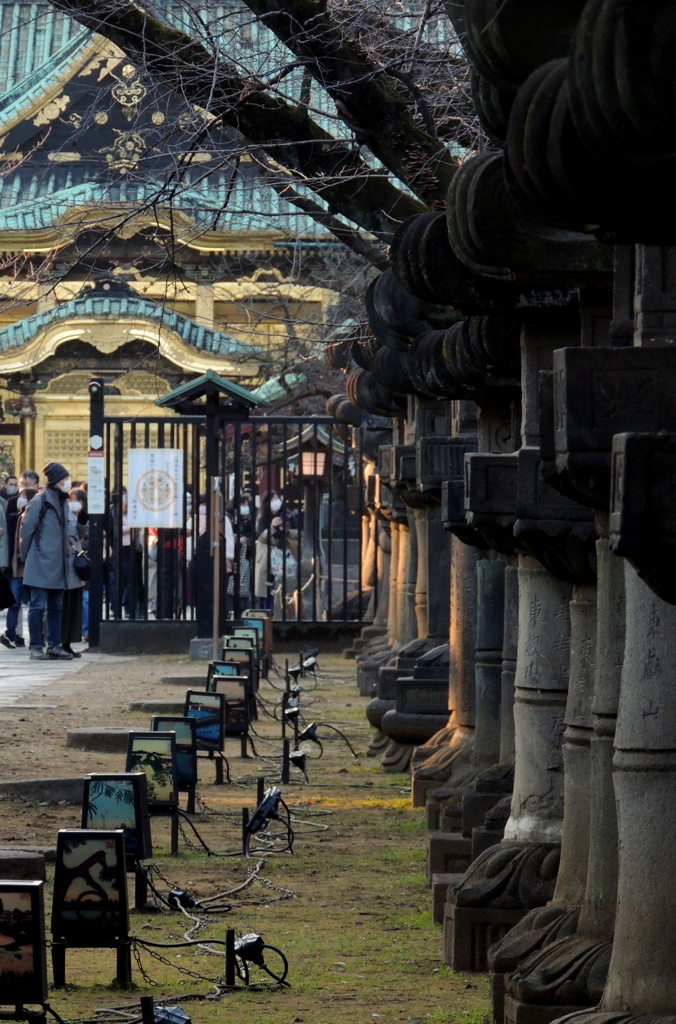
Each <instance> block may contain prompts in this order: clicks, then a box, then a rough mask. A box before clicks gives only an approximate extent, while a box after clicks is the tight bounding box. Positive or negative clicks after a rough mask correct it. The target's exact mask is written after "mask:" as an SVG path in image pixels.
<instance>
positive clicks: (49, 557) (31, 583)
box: [19, 462, 73, 661]
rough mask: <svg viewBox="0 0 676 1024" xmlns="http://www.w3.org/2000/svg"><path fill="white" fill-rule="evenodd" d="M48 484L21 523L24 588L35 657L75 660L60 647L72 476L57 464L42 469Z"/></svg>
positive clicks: (30, 637) (66, 573) (31, 643)
mask: <svg viewBox="0 0 676 1024" xmlns="http://www.w3.org/2000/svg"><path fill="white" fill-rule="evenodd" d="M42 472H43V473H44V475H45V476H46V478H47V486H46V487H45V489H44V491H43V492H42V494H38V495H36V496H35V497H34V498H33V499H32V500H31V501H30V502H29V504H28V506H27V507H26V511H25V513H24V515H23V517H22V519H21V524H20V533H19V554H20V557H21V560H22V562H23V563H24V566H25V568H24V577H23V578H24V585H25V586H26V587H29V588H30V603H29V606H28V634H29V646H30V657H31V658H33V659H34V660H42V659H44V658H51V659H61V660H64V661H70V660H71V659H72V657H73V655H72V654H70V653H69V652H68V651H64V650H63V648H62V647H61V609H62V606H63V592H64V590H65V589H66V588H67V587H68V566H69V562H70V554H71V544H70V539H69V535H68V534H69V528H68V507H67V502H68V493H69V491H70V476H69V473H68V470H67V469H65V468H64V467H63V466H62V465H61V464H60V463H58V462H48V463H47V465H46V466H45V468H44V469H43V471H42ZM45 611H46V613H47V650H46V651H45V649H44V639H43V634H42V617H43V614H44V613H45Z"/></svg>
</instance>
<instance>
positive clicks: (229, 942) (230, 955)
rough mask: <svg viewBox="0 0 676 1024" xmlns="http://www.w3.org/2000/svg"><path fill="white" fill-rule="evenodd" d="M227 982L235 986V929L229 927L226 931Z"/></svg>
mask: <svg viewBox="0 0 676 1024" xmlns="http://www.w3.org/2000/svg"><path fill="white" fill-rule="evenodd" d="M225 984H226V987H227V988H234V987H235V931H234V929H233V928H228V930H227V931H226V933H225Z"/></svg>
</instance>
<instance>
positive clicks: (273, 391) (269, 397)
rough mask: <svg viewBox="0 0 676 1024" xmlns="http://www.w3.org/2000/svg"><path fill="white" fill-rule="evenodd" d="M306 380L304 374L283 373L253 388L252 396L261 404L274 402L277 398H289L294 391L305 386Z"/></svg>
mask: <svg viewBox="0 0 676 1024" xmlns="http://www.w3.org/2000/svg"><path fill="white" fill-rule="evenodd" d="M306 380H307V377H306V375H305V374H304V373H283V374H282V375H281V376H280V377H273V378H272V379H271V380H266V382H265V384H261V385H260V386H259V387H257V388H254V390H253V391H252V394H253V395H255V397H256V398H258V399H260V401H261V402H265V403H267V402H276V401H277V399H278V398H291V396H292V395H293V393H294V391H295V389H296V388H299V387H300V386H301V384H305V382H306Z"/></svg>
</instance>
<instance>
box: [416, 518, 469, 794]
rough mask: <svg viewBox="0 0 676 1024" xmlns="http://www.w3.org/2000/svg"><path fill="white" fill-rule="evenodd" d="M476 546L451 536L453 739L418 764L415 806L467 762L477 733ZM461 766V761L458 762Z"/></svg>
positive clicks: (450, 676) (450, 651) (450, 650)
mask: <svg viewBox="0 0 676 1024" xmlns="http://www.w3.org/2000/svg"><path fill="white" fill-rule="evenodd" d="M476 559H477V555H476V549H475V548H473V547H470V546H469V545H468V544H463V543H462V541H460V540H458V538H457V537H452V538H451V568H450V631H449V675H448V688H449V690H448V706H449V708H451V709H452V710H453V714H452V715H451V720H450V723H449V724H450V725H451V727H453V729H454V732H453V735H452V739H451V741H450V743H449V744H448V745H446V746H444V747H442V748H441V749H440V750H439V751H438V752H437V753H436V754H434V755H433V756H432V757H430V758H429V759H427V760H426V761H424V762H423V763H422V764H421V765H420V766H417V767H415V769H414V771H413V776H412V797H413V805H414V807H422V806H424V804H425V798H426V795H427V792H428V790H431V789H434V788H436V787H438V786H439V783H440V782H443V781H445V780H446V779H448V777H449V775H450V773H451V770H452V766H453V764H454V762H456V761H458V759H460V760H461V763H462V764H463V765H467V763H468V761H469V758H470V755H471V750H472V744H473V737H474V710H475V679H474V661H475V656H476V601H477V590H476V587H477V582H476V580H477V576H476ZM458 767H460V765H458Z"/></svg>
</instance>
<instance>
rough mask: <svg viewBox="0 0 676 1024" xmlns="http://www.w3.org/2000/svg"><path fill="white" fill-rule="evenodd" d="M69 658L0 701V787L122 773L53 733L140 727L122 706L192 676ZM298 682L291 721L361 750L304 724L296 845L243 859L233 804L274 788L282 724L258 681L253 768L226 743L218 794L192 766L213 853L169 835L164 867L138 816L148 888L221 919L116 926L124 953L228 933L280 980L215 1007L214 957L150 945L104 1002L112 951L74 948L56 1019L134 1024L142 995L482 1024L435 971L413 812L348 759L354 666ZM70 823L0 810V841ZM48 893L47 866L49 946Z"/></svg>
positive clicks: (217, 962) (272, 689)
mask: <svg viewBox="0 0 676 1024" xmlns="http://www.w3.org/2000/svg"><path fill="white" fill-rule="evenodd" d="M82 662H83V664H82V669H81V670H80V671H79V672H77V673H76V674H71V675H68V676H65V677H64V678H62V679H60V680H57V681H55V682H53V683H51V684H49V685H47V686H45V685H40V686H39V687H37V688H36V689H35V690H29V691H27V692H22V693H21V695H20V696H19V698H18V699H17V701H16V704H17V705H18V706H17V707H12V706H11V705H7V706H2V707H0V765H1V770H0V781H8V780H17V779H39V778H54V777H64V778H73V777H77V776H80V775H84V774H86V773H88V772H96V771H106V772H107V771H114V772H116V771H124V755H122V754H102V753H95V752H86V751H79V750H74V749H71V748H67V747H66V746H65V738H66V733H67V730H68V729H70V728H74V727H78V726H89V725H91V726H101V725H108V726H110V725H120V726H125V727H130V728H134V727H135V728H139V729H147V728H149V716H148V715H146V714H138V713H131V712H130V711H129V709H128V706H129V702H130V701H133V700H140V699H143V698H146V699H153V698H158V699H159V698H162V699H172V700H179V699H180V698H181V697H182V696H183V690H182V688H181V687H180V686H175V685H168V684H165V683H163V682H162V677H164V676H168V675H172V676H173V675H183V674H186V675H192V674H194V673H195V671H198V672H204V674H205V675H206V667H205V665H204V664H201V665H199V664H198V665H197V666H196V664H195V663H191V662H189V661H188V660H187V659H184V658H163V659H158V658H151V657H140V658H130V659H126V660H113V661H104V662H98V663H92V662H90V663H89V664H87V658H86V656H85V657H84V658H83V659H82ZM26 666H27V668H26V670H27V671H29V670H30V666H29V664H28V663H26ZM302 685H303V686H304V690H303V693H302V696H301V708H302V713H303V716H304V719H305V721H306V722H311V721H316V722H320V723H322V722H324V723H330V724H332V725H335V726H337V727H338V728H339V729H341V730H342V731H343V732H344V733H345V734H346V735H347V736H348V737H349V739H350V741H351V742H352V744H353V746H354V747H355V748H356V750H357V753H358V755H360V756H358V757H357V758H356V759H355V758H354V757H353V756H352V755H351V753H350V751H349V750H348V748H347V746H346V745H345V743H344V742H343V741H342V740H340V739H339V738H338V737H336V736H335V734H333V735H334V738H333V739H330V738H328V737H330V736H331V732H330V730H328V729H322V728H321V726H320V730H319V732H320V736H321V737H322V739H323V746H324V753H323V756H322V757H321V759H316V757H311V758H309V759H308V767H307V771H308V775H309V784H306V783H305V782H304V781H303V777H302V775H301V774H300V773H299V772H293V773H292V779H291V782H290V783H289V784H288V785H286V786H282V790H283V796H284V800H285V802H286V803H287V804H288V805H289V807H290V813H291V817H292V825H293V828H294V832H295V834H296V838H295V843H294V847H293V851H292V852H291V853H288V852H287V853H274V851H273V852H271V851H270V850H266V851H264V852H262V853H257V854H255V855H254V856H253V857H252V858H251V859H250V860H248V861H247V860H245V859H244V857H243V856H242V855H241V824H240V823H241V812H242V807H244V806H247V807H249V808H251V809H253V808H254V807H255V804H256V778H257V776H258V775H261V774H262V775H264V776H265V779H266V785H270V784H273V783H275V782H276V781H278V780H279V771H280V762H279V760H278V758H279V755H280V754H281V740H280V724H279V722H278V721H277V720H275V719H274V718H272V717H268V715H267V714H265V711H268V712H273V713H274V708H275V704H276V703H277V702H278V701H279V699H280V696H281V691H280V689H279V687H280V686H281V680H280V679H279V678H278V677H277V676H275V674H274V673H273V674H271V682H270V683H266V682H263V683H262V686H261V697H262V698H263V700H264V701H265V702H266V703H265V704H264V710H263V709H262V710H261V713H260V717H259V719H258V721H257V722H256V723H255V729H256V732H257V733H258V736H257V737H254V743H255V745H256V749H257V754H258V757H257V758H250V759H247V760H242V759H240V757H239V743H238V742H236V741H234V740H228V741H226V749H225V753H226V755H227V756H228V758H229V762H230V769H231V777H232V782H231V783H230V784H229V785H224V786H216V785H215V784H214V770H213V765H211V764H209V763H208V762H207V761H206V760H204V761H200V783H199V786H198V809H199V811H200V813H198V814H197V815H195V816H194V818H193V822H194V825H195V827H196V828H197V830H198V832H199V834H200V836H201V837H202V839H203V840H204V842H205V843H206V845H207V846H208V847H209V848H210V850H211V851H212V855H207V854H206V853H205V852H204V851H203V849H201V847H200V842H199V840H198V839H197V837H196V836H195V835H194V833H192V831H191V830H190V827H189V826H188V825H187V824H185V826H184V834H182V835H181V837H180V853H179V856H178V857H171V856H170V855H169V850H170V847H169V826H168V822H167V820H166V819H158V818H153V820H152V834H153V846H154V854H155V855H154V858H153V861H152V862H151V863H152V865H153V869H154V870H157V871H158V872H159V874H156V875H155V884H156V887H157V889H158V892H160V894H163V895H166V894H167V893H168V891H169V889H170V888H171V887H173V886H175V885H177V886H179V887H180V888H182V889H186V890H189V891H190V893H191V894H192V895H193V897H194V898H195V899H198V900H203V901H209V900H211V901H212V903H211V906H212V907H213V906H215V905H222V904H229V905H231V908H232V909H231V910H230V911H229V912H227V913H226V912H223V913H206V912H205V911H204V910H203V909H199V910H196V911H194V912H192V913H193V917H187V916H185V915H183V914H181V913H178V912H175V911H170V910H167V909H166V908H164V909H163V910H159V911H153V910H149V909H143V910H140V911H137V910H133V909H132V912H131V921H130V934H131V935H132V936H134V937H135V938H138V939H139V943H141V942H142V941H143V940H146V941H150V942H158V943H166V944H170V943H180V942H184V941H185V936H186V934H187V933H190V937H192V938H194V937H195V935H199V938H200V940H207V941H208V940H209V939H211V940H223V938H224V934H225V930H226V929H227V928H232V929H234V930H235V932H236V934H237V935H242V934H245V933H249V932H257V933H259V934H261V935H262V936H263V938H264V940H265V941H266V943H268V944H269V945H271V946H274V947H277V948H279V949H281V950H282V951H283V953H284V954H285V956H286V957H287V958H288V961H289V973H288V978H287V981H288V986H284V987H282V988H279V987H275V986H273V987H272V988H270V987H269V986H268V985H267V983H268V982H270V979H269V978H268V977H267V976H266V975H261V974H260V972H257V971H256V970H255V969H252V976H251V980H252V981H254V982H257V983H259V984H257V985H255V986H254V987H252V988H249V989H245V988H244V987H243V986H240V987H239V989H238V990H237V991H235V992H229V993H224V994H221V995H219V981H220V983H221V984H222V981H223V978H222V975H223V960H222V957H221V956H220V955H219V951H218V950H216V954H214V953H213V952H208V951H206V950H205V949H204V947H201V948H200V947H197V948H194V949H186V948H185V947H176V946H174V948H169V949H162V950H161V951H159V952H160V955H161V957H162V959H161V960H158V959H157V958H156V956H153V954H152V953H151V952H150V951H149V948H148V947H145V948H144V947H143V946H142V945H140V944H137V945H136V954H137V955H138V959H137V958H136V954H135V959H134V961H133V964H132V967H133V981H134V988H133V990H131V991H119V990H117V989H116V988H115V986H114V985H113V984H111V980H112V979H113V976H114V973H115V953H114V951H113V950H110V949H81V950H73V951H70V952H68V954H67V959H66V978H67V987H66V989H65V990H55V989H53V987H52V980H51V969H50V972H49V977H50V1003H51V1006H52V1007H53V1008H54V1010H55V1011H56V1012H57V1013H58V1014H59V1016H60V1017H61V1018H63V1020H65V1021H69V1020H70V1021H74V1020H77V1021H79V1022H82V1021H85V1020H96V1021H101V1022H103V1021H107V1020H111V1021H112V1020H117V1021H119V1020H120V1019H123V1020H133V1019H137V1018H138V1016H139V1001H138V1000H139V996H141V995H152V996H153V997H154V999H155V1001H156V1003H159V1002H162V1001H167V1000H171V1001H173V1002H178V1003H179V1005H181V1006H182V1007H183V1008H184V1010H185V1012H186V1013H187V1014H188V1015H189V1016H190V1018H191V1019H192V1021H194V1022H195V1024H202V1022H213V1024H221V1022H222V1024H226V1022H227V1024H244V1022H245V1021H246V1022H247V1024H287V1022H288V1024H291V1022H294V1024H366V1022H370V1024H390V1022H400V1021H412V1022H418V1024H421V1022H426V1024H427V1022H432V1024H487V1022H488V1020H489V1015H488V1007H489V1000H488V986H487V980H486V978H485V977H484V976H483V975H466V976H465V975H463V976H459V975H456V974H454V972H453V971H451V970H450V969H449V968H447V967H445V966H444V965H443V962H442V934H441V929H440V928H439V927H438V926H435V925H433V924H432V922H431V914H430V908H431V896H430V891H429V889H428V888H427V887H426V885H425V879H424V871H425V838H426V829H425V823H424V815H423V812H422V811H420V810H414V809H413V808H412V807H411V805H410V800H409V798H408V780H407V779H406V778H405V777H404V776H391V775H385V774H384V773H382V772H381V771H380V768H379V766H378V763H377V762H375V761H373V760H370V759H367V758H366V757H364V756H363V755H364V752H365V750H366V747H367V745H368V742H369V735H370V729H369V726H368V723H367V722H366V718H365V714H364V708H365V705H366V703H367V700H366V699H365V698H363V697H360V696H359V694H358V691H357V688H356V677H355V668H354V663H352V662H349V661H345V660H343V659H342V658H339V657H337V656H331V657H328V658H325V657H322V658H320V673H319V676H318V680H317V685H316V687H315V681H314V680H313V679H312V678H309V679H308V680H306V681H305V682H304V683H303V684H302ZM311 752H312V753H313V754H315V755H316V753H317V752H318V750H317V749H316V748H314V749H312V750H311ZM182 806H183V807H185V798H184V797H182ZM80 813H81V811H80V807H79V806H74V805H72V804H64V803H61V804H59V803H56V804H49V805H40V804H36V803H31V802H26V801H15V800H12V801H9V800H0V845H3V846H7V845H13V844H17V845H41V846H54V845H55V842H56V832H57V830H58V829H59V828H78V827H79V826H80ZM263 842H264V841H263ZM277 845H279V844H277ZM256 869H257V871H256ZM252 872H256V873H255V874H254V877H253V879H252V878H251V873H252ZM50 883H51V870H49V869H48V883H47V893H46V908H47V909H46V913H47V931H48V938H49V913H50V907H51V889H50ZM244 883H248V884H246V885H244V888H242V889H239V891H236V892H232V890H237V889H238V888H239V887H240V886H242V885H243V884H244ZM130 889H133V886H130ZM214 897H217V898H216V899H215V900H214ZM131 902H132V904H133V899H132V900H131ZM155 953H157V950H155ZM270 955H271V956H272V957H273V958H274V954H270ZM271 963H272V961H271ZM208 979H211V980H208ZM0 1006H2V993H1V991H0Z"/></svg>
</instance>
